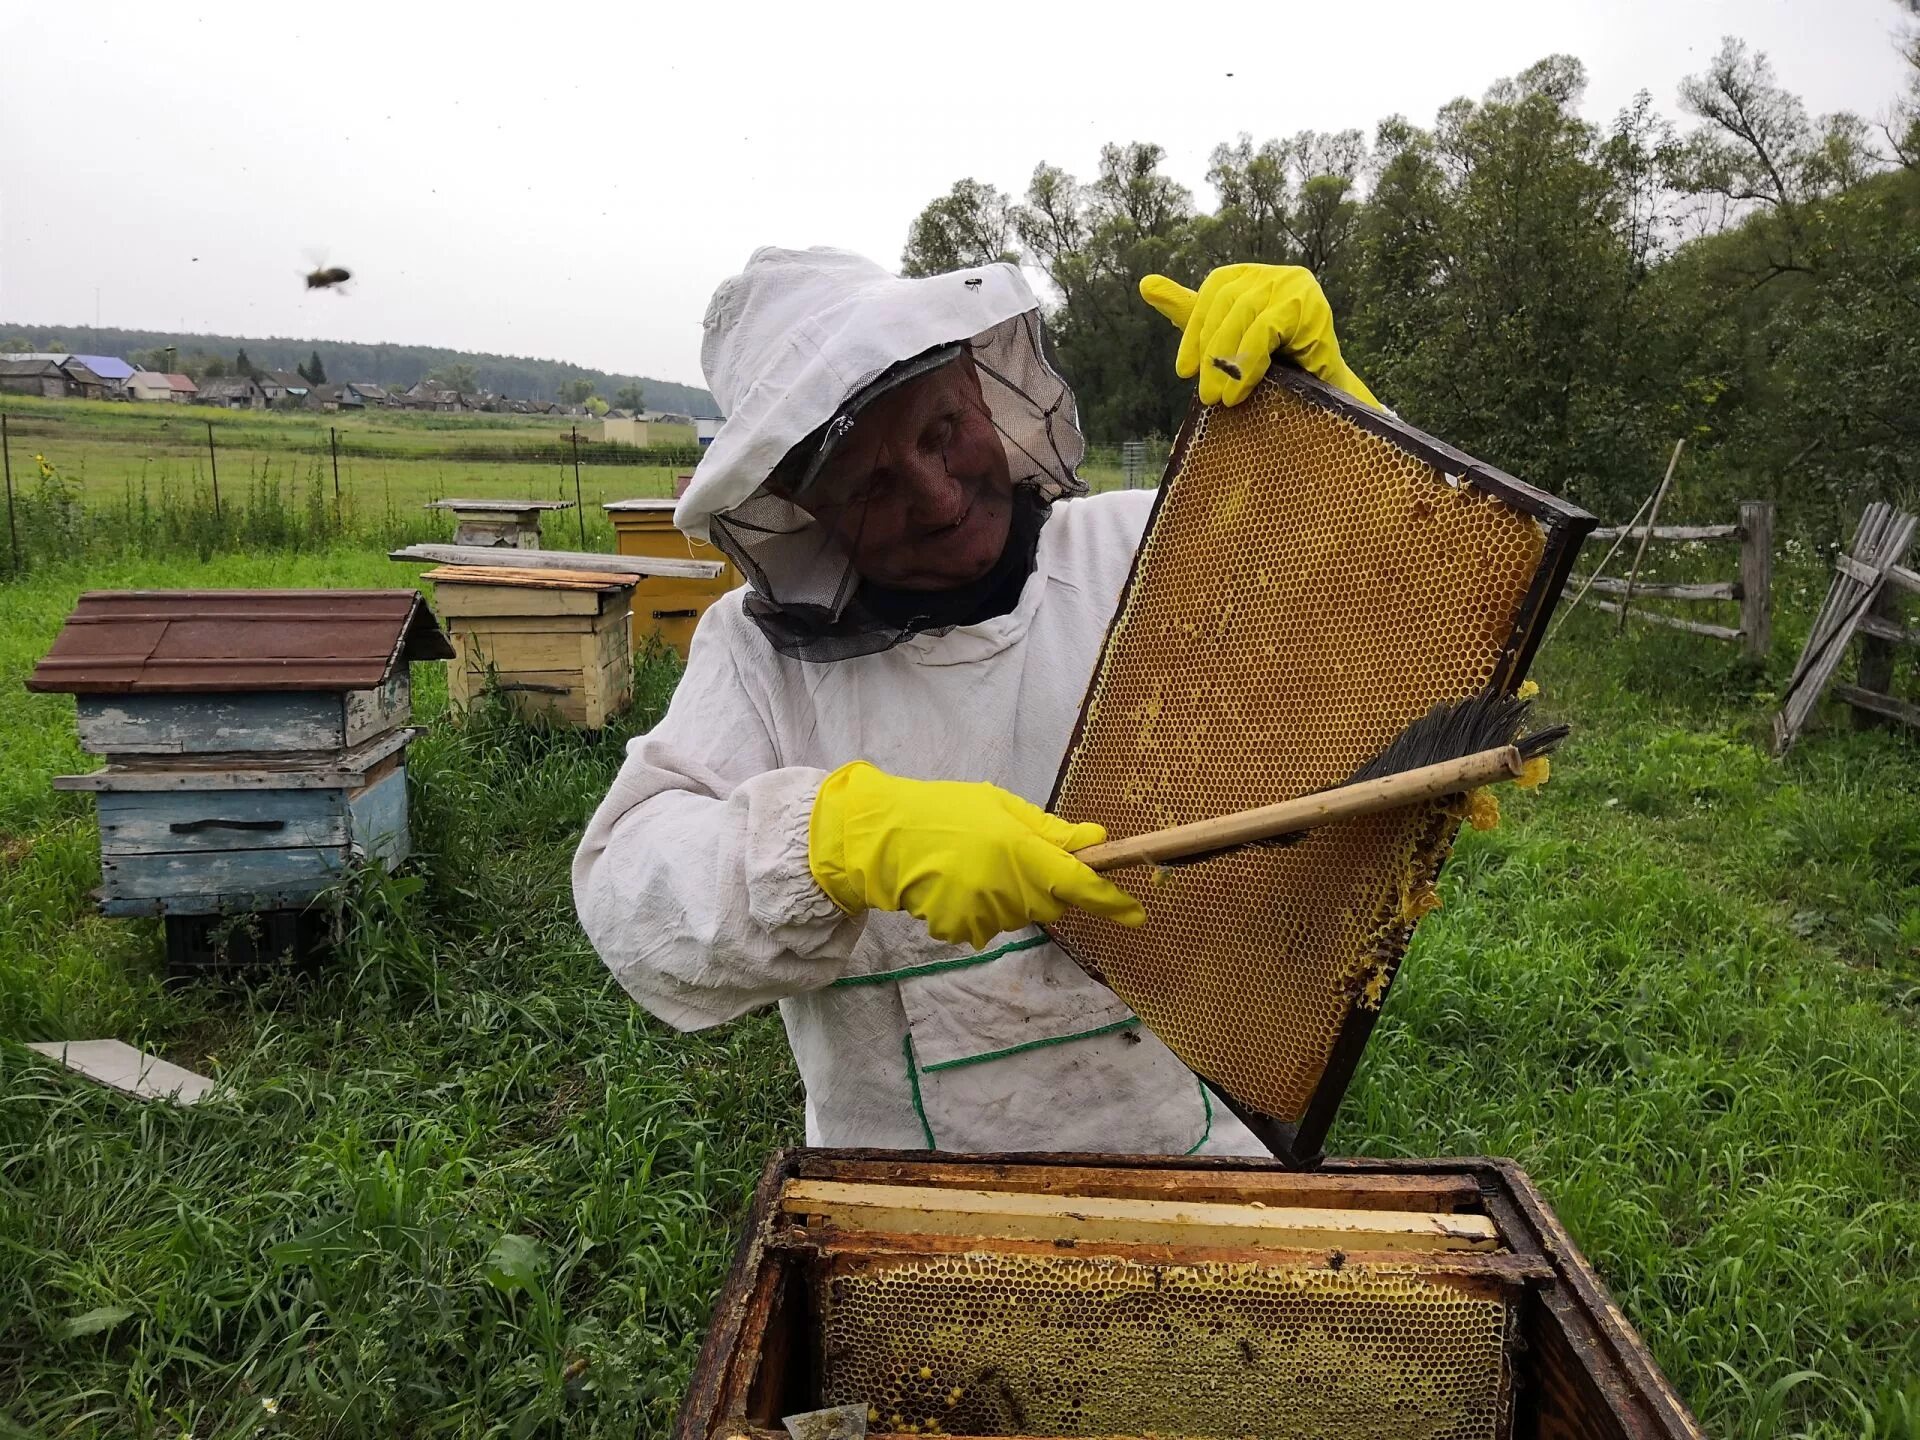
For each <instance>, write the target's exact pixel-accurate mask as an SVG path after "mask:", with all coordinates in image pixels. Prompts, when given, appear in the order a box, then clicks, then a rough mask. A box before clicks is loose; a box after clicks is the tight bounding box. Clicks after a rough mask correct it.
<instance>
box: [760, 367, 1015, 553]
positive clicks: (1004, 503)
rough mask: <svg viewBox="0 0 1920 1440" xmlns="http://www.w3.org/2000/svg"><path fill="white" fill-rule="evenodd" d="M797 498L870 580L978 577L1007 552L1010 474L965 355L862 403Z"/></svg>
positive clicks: (998, 438) (1004, 452) (997, 436)
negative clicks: (851, 421)
mask: <svg viewBox="0 0 1920 1440" xmlns="http://www.w3.org/2000/svg"><path fill="white" fill-rule="evenodd" d="M798 503H799V504H800V506H801V508H803V509H805V510H806V511H808V512H809V513H810V514H812V515H813V517H814V518H815V519H816V520H818V521H819V522H820V523H821V524H822V525H824V526H825V527H826V528H827V529H828V530H829V531H831V532H832V534H833V535H834V537H835V538H836V539H838V540H839V541H840V543H841V544H842V545H844V546H845V547H846V550H847V553H848V554H849V555H850V556H852V558H853V568H854V569H855V570H856V571H857V572H858V573H859V574H860V575H861V576H862V577H863V578H864V579H867V580H871V581H873V582H875V583H876V584H879V585H887V586H892V587H894V588H896V589H901V590H950V589H953V588H955V587H957V586H960V585H966V584H968V583H970V582H972V581H974V580H978V579H979V578H980V577H981V576H982V575H984V574H986V573H987V571H988V570H990V569H992V568H993V565H994V562H995V561H997V560H998V559H999V558H1000V552H1001V551H1002V550H1003V549H1005V548H1006V543H1007V529H1008V525H1009V523H1010V522H1011V520H1012V516H1013V480H1012V478H1011V474H1010V472H1009V471H1008V468H1007V452H1006V450H1005V448H1004V447H1003V446H1002V444H1001V443H1000V433H999V432H998V431H997V430H995V429H994V428H993V419H992V417H991V416H990V415H989V413H988V411H987V407H986V402H985V401H984V400H983V399H982V397H981V394H980V379H979V376H978V375H977V374H976V373H975V372H974V368H973V362H972V360H971V359H970V358H969V357H967V356H965V355H962V356H961V357H960V358H959V359H957V360H955V361H953V362H952V363H951V364H949V365H943V366H941V367H940V368H939V369H938V370H933V371H929V372H928V373H927V374H925V375H921V376H917V377H916V378H914V379H912V380H909V381H907V382H906V383H904V384H902V385H899V386H896V387H895V388H894V389H892V390H889V391H887V392H886V393H885V394H883V395H881V396H879V397H878V398H877V399H875V400H874V401H873V402H872V403H871V404H869V405H867V406H866V408H865V409H863V410H861V411H860V413H859V415H858V416H857V417H856V418H855V420H854V424H853V429H852V430H851V431H850V432H849V433H848V435H847V437H846V438H845V439H844V440H842V441H841V442H840V443H839V445H838V446H836V447H835V449H834V452H833V454H832V455H831V456H830V457H829V458H828V460H827V462H826V464H825V465H824V466H822V467H821V470H820V474H819V475H818V476H817V477H816V479H815V481H814V483H813V484H812V485H811V486H809V487H808V489H807V493H806V494H805V495H803V496H801V497H800V498H799V501H798Z"/></svg>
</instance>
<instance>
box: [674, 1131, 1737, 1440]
mask: <svg viewBox="0 0 1920 1440" xmlns="http://www.w3.org/2000/svg"><path fill="white" fill-rule="evenodd" d="M833 1405H854V1406H864V1407H865V1409H866V1415H867V1429H868V1432H869V1435H870V1436H883V1437H887V1440H893V1437H899V1440H907V1437H926V1436H1035V1437H1038V1436H1060V1437H1068V1436H1072V1437H1093V1436H1119V1435H1136V1436H1143V1437H1144V1436H1155V1437H1173V1436H1181V1437H1215V1440H1243V1437H1258V1440H1295V1437H1305V1436H1332V1437H1343V1440H1373V1437H1381V1440H1412V1437H1424V1440H1548V1437H1561V1436H1569V1437H1571V1436H1578V1437H1582V1440H1628V1437H1634V1440H1644V1437H1659V1440H1688V1437H1694V1440H1697V1437H1698V1436H1699V1434H1700V1432H1699V1430H1698V1428H1697V1426H1696V1425H1695V1423H1694V1421H1693V1419H1692V1417H1691V1416H1690V1415H1689V1414H1688V1412H1687V1410H1686V1407H1685V1406H1684V1405H1683V1404H1682V1403H1681V1401H1680V1400H1679V1398H1678V1397H1677V1396H1676V1395H1675V1394H1674V1393H1673V1391H1672V1389H1671V1387H1670V1386H1669V1385H1668V1384H1667V1382H1666V1380H1665V1378H1664V1377H1663V1376H1662V1375H1661V1374H1660V1371H1659V1370H1658V1368H1657V1367H1656V1366H1655V1365H1654V1363H1653V1361H1652V1359H1651V1358H1650V1357H1649V1356H1648V1355H1647V1353H1646V1351H1645V1349H1644V1348H1643V1347H1642V1346H1641V1344H1640V1342H1639V1340H1638V1338H1637V1337H1636V1336H1635V1335H1634V1333H1633V1331H1632V1329H1631V1328H1630V1327H1629V1326H1628V1324H1627V1322H1626V1320H1625V1319H1624V1317H1622V1315H1621V1314H1620V1312H1619V1311H1618V1309H1617V1308H1615V1306H1614V1305H1613V1304H1612V1302H1611V1301H1610V1300H1609V1299H1608V1297H1607V1295H1606V1292H1605V1291H1604V1289H1603V1288H1602V1287H1601V1285H1600V1283H1599V1281H1598V1280H1597V1279H1596V1278H1595V1277H1594V1275H1593V1272H1592V1271H1591V1269H1590V1268H1589V1267H1588V1265H1587V1263H1586V1261H1585V1260H1584V1259H1583V1258H1582V1257H1581V1255H1580V1253H1579V1251H1578V1250H1577V1249H1575V1248H1574V1246H1573V1243H1572V1242H1571V1241H1570V1240H1569V1239H1568V1238H1567V1235H1566V1232H1565V1231H1564V1230H1563V1229H1562V1228H1561V1227H1560V1224H1559V1222H1558V1221H1557V1220H1556V1219H1555V1218H1554V1216H1553V1214H1552V1212H1551V1211H1550V1210H1548V1208H1547V1206H1546V1205H1545V1204H1544V1202H1543V1201H1542V1200H1541V1199H1540V1197H1539V1195H1538V1194H1537V1193H1536V1192H1535V1191H1534V1189H1533V1186H1532V1185H1531V1183H1530V1182H1529V1181H1528V1180H1527V1178H1526V1176H1525V1175H1524V1174H1522V1173H1521V1172H1520V1171H1519V1169H1517V1168H1516V1167H1515V1166H1513V1165H1512V1164H1511V1163H1510V1162H1506V1161H1498V1160H1479V1159H1468V1160H1445V1161H1433V1162H1419V1161H1359V1160H1346V1161H1340V1160H1336V1161H1332V1162H1330V1163H1328V1164H1327V1165H1326V1166H1324V1167H1323V1168H1321V1169H1319V1170H1316V1171H1312V1172H1301V1171H1298V1170H1290V1169H1288V1168H1287V1167H1285V1166H1284V1165H1282V1164H1279V1163H1277V1162H1274V1161H1253V1160H1214V1161H1206V1160H1193V1159H1184V1158H1176V1157H1160V1156H1047V1155H1004V1156H979V1157H965V1156H944V1155H938V1154H930V1155H923V1154H920V1153H918V1152H911V1153H909V1152H893V1151H849V1150H809V1149H799V1150H788V1151H783V1152H780V1153H779V1154H776V1155H775V1156H774V1157H773V1159H772V1161H771V1162H770V1163H769V1165H768V1167H767V1170H766V1173H765V1175H764V1176H763V1177H762V1179H761V1183H760V1186H759V1190H758V1192H757V1194H756V1197H755V1201H754V1206H753V1211H752V1214H751V1215H750V1217H749V1220H748V1225H747V1233H746V1234H745V1235H744V1236H743V1238H742V1240H741V1243H740V1249H739V1251H738V1253H737V1255H736V1258H735V1262H734V1266H733V1270H732V1272H731V1274H730V1275H729V1278H728V1281H727V1285H726V1288H725V1290H724V1292H723V1293H722V1295H721V1298H720V1301H719V1303H718V1305H717V1306H716V1308H715V1311H714V1316H713V1322H712V1326H711V1329H710V1330H709V1332H708V1335H707V1340H706V1344H705V1346H704V1348H703V1349H702V1351H701V1356H700V1360H699V1363H698V1365H697V1367H696V1369H695V1373H694V1378H693V1383H692V1386H691V1389H690V1390H689V1392H688V1394H687V1397H686V1399H685V1401H684V1402H683V1404H682V1406H681V1409H680V1413H679V1416H678V1420H677V1422H676V1429H675V1435H676V1437H677V1440H786V1435H785V1432H784V1431H783V1430H782V1428H781V1422H782V1420H783V1418H784V1417H786V1416H788V1415H794V1414H801V1413H805V1412H808V1411H813V1410H817V1409H823V1408H825V1407H827V1406H833Z"/></svg>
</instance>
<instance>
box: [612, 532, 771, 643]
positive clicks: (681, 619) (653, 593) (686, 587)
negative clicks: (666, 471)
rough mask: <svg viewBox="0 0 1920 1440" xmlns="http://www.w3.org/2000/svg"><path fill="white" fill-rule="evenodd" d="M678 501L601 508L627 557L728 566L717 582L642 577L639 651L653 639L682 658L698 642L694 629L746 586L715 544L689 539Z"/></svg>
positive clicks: (637, 609) (636, 610) (636, 630)
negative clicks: (679, 522)
mask: <svg viewBox="0 0 1920 1440" xmlns="http://www.w3.org/2000/svg"><path fill="white" fill-rule="evenodd" d="M675 503H676V502H675V501H672V500H615V501H612V502H611V503H609V504H606V505H603V506H601V507H600V508H601V509H603V510H605V511H606V512H607V518H608V519H610V520H611V521H613V535H614V548H615V549H616V550H618V551H619V553H620V554H622V555H645V556H650V557H652V558H655V559H660V560H686V559H688V558H693V559H701V560H705V559H719V560H724V561H725V563H724V565H723V567H722V569H721V571H720V574H719V575H718V576H716V577H715V578H713V579H711V580H687V579H681V578H678V577H674V576H664V575H660V576H655V575H649V576H644V577H642V579H641V581H640V583H639V585H638V586H636V587H635V589H634V592H633V648H634V649H635V651H639V650H640V649H642V648H643V647H644V646H645V645H646V643H647V639H648V637H649V636H652V635H656V634H657V635H658V636H659V637H660V639H661V641H662V642H663V643H664V644H665V645H666V646H667V647H668V648H669V649H671V650H672V651H673V652H674V653H675V654H677V655H678V656H679V657H680V658H681V659H682V660H684V659H686V658H687V647H688V646H689V645H691V644H692V643H693V630H694V627H695V626H696V625H698V624H699V623H700V617H701V616H702V615H704V614H705V613H706V611H707V607H708V606H709V605H711V604H712V603H713V602H714V601H716V600H718V599H719V598H720V597H721V596H722V595H724V594H726V593H727V591H729V590H732V589H735V588H736V587H737V586H739V584H740V583H741V579H740V571H739V570H738V568H736V567H735V565H734V563H733V562H732V561H731V560H726V559H725V557H724V556H722V555H721V554H720V552H719V551H718V550H716V549H714V547H713V546H711V545H707V544H704V543H701V542H696V541H693V540H689V539H688V538H687V537H686V536H685V535H682V534H681V533H680V532H679V531H678V530H676V529H675V528H674V524H673V507H674V505H675Z"/></svg>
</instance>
